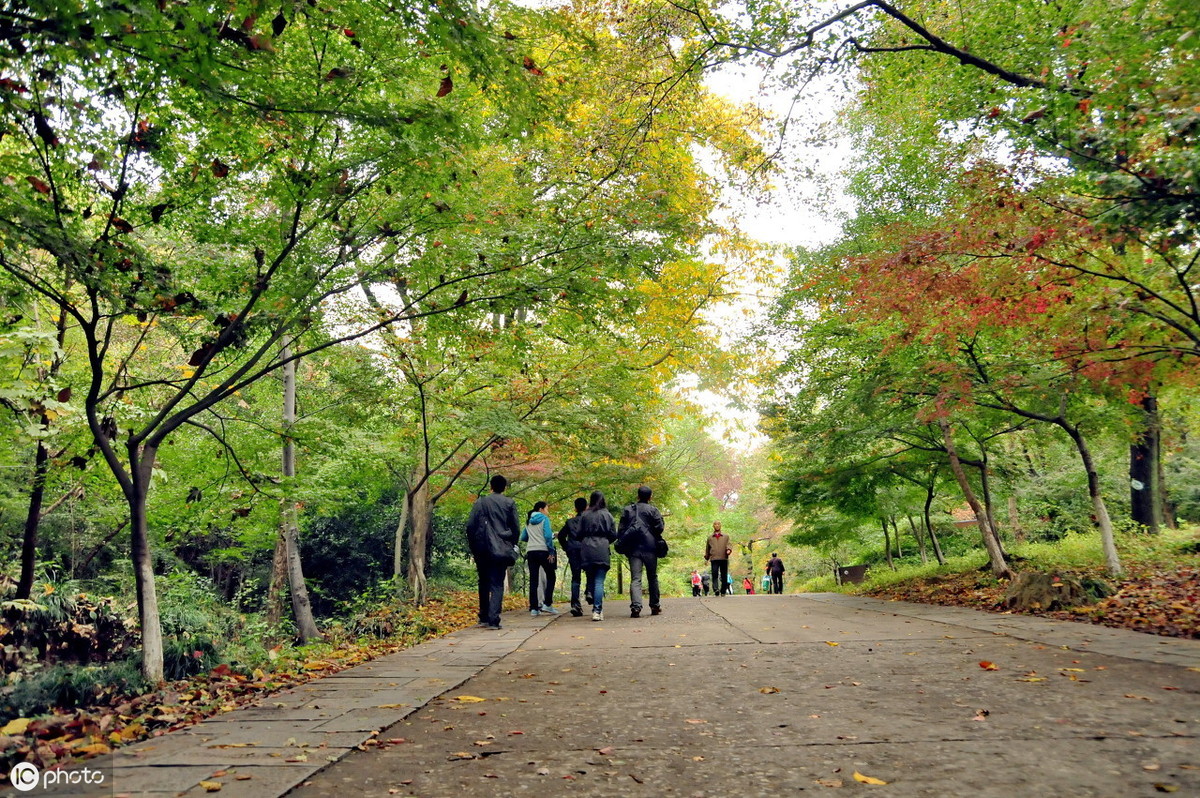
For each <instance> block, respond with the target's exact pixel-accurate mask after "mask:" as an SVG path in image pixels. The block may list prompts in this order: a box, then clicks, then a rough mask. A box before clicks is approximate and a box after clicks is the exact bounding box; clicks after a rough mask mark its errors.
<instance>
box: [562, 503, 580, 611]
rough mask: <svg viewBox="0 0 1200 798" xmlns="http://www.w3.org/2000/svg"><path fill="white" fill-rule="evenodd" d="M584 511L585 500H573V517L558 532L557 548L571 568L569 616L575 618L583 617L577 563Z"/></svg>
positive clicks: (578, 564) (578, 565) (578, 566)
mask: <svg viewBox="0 0 1200 798" xmlns="http://www.w3.org/2000/svg"><path fill="white" fill-rule="evenodd" d="M586 509H587V499H585V498H583V497H582V496H580V497H579V498H578V499H576V500H575V517H574V518H568V519H567V520H566V521H565V522H564V523H563V525H562V529H560V530H558V546H559V548H561V549H562V550H563V551H565V552H566V553H567V564H568V565H570V566H571V614H572V615H574V616H575V617H576V618H578V617H579V616H580V615H583V605H582V604H580V603H579V584H580V581H579V577H580V574H581V573H582V572H583V566H582V565H581V564H580V562H579V555H580V551H581V546H580V543H579V517H580V516H581V515H583V511H584V510H586Z"/></svg>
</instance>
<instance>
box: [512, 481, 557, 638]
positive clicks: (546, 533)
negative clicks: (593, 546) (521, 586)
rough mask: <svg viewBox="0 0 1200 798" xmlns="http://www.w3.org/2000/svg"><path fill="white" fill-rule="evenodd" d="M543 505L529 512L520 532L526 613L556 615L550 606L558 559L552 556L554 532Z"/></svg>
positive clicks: (552, 598)
mask: <svg viewBox="0 0 1200 798" xmlns="http://www.w3.org/2000/svg"><path fill="white" fill-rule="evenodd" d="M545 510H546V503H545V502H538V503H537V504H535V505H533V509H532V510H530V511H529V518H528V520H526V521H525V528H524V529H522V530H521V540H522V541H523V542H524V543H525V544H526V546H525V561H526V562H527V563H528V564H529V614H530V615H541V614H542V613H546V614H547V615H557V614H558V610H556V609H554V607H553V606H551V605H552V604H553V603H554V572H555V568H556V567H557V566H558V559H557V558H556V557H555V556H554V530H553V529H551V527H550V517H549V516H548V515H546V513H545ZM542 574H545V576H546V589H545V592H544V593H543V597H542V598H541V599H540V600H539V596H538V594H539V593H541V592H542V591H539V590H538V588H539V587H541V576H542Z"/></svg>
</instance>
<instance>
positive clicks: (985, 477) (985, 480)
mask: <svg viewBox="0 0 1200 798" xmlns="http://www.w3.org/2000/svg"><path fill="white" fill-rule="evenodd" d="M979 486H980V488H981V489H982V492H983V511H984V513H986V514H987V522H988V528H989V529H991V530H992V534H993V535H995V536H996V543H997V545H1000V550H1001V551H1003V550H1004V546H1003V545H1001V544H1000V527H998V526H997V525H996V508H995V507H994V506H993V502H992V481H991V473H990V470H989V469H988V458H987V453H986V452H984V454H983V456H982V457H980V460H979Z"/></svg>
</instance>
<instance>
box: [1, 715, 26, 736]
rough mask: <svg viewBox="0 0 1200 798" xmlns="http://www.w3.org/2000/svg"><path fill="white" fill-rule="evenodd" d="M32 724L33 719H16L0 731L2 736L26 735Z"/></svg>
mask: <svg viewBox="0 0 1200 798" xmlns="http://www.w3.org/2000/svg"><path fill="white" fill-rule="evenodd" d="M32 722H33V718H15V719H14V720H10V721H9V722H8V723H7V724H6V725H5V726H4V728H3V729H0V734H3V735H11V734H24V733H25V730H26V729H28V728H29V724H30V723H32Z"/></svg>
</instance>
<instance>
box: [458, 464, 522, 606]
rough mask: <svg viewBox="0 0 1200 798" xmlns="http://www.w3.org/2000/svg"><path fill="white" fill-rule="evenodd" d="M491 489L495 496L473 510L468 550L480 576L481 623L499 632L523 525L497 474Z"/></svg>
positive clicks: (481, 500) (483, 499)
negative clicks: (508, 573) (506, 586)
mask: <svg viewBox="0 0 1200 798" xmlns="http://www.w3.org/2000/svg"><path fill="white" fill-rule="evenodd" d="M491 486H492V492H491V493H490V494H488V495H487V496H481V497H480V498H478V499H476V500H475V504H473V505H472V506H471V514H470V516H468V518H467V546H468V547H469V548H470V550H471V557H472V558H473V559H474V560H475V570H476V571H477V572H478V574H479V623H480V625H481V626H486V627H487V628H488V629H499V628H500V607H501V604H502V603H503V601H504V573H505V571H507V570H508V567H509V566H511V565H513V564H515V563H516V561H517V555H516V550H517V538H518V537H519V536H520V534H521V522H520V521H518V520H517V503H516V502H514V501H513V500H512V499H510V498H508V497H507V496H505V495H504V490H505V488H507V487H508V480H507V479H505V478H504V477H502V476H501V475H500V474H496V475H495V476H494V477H492V480H491Z"/></svg>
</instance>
